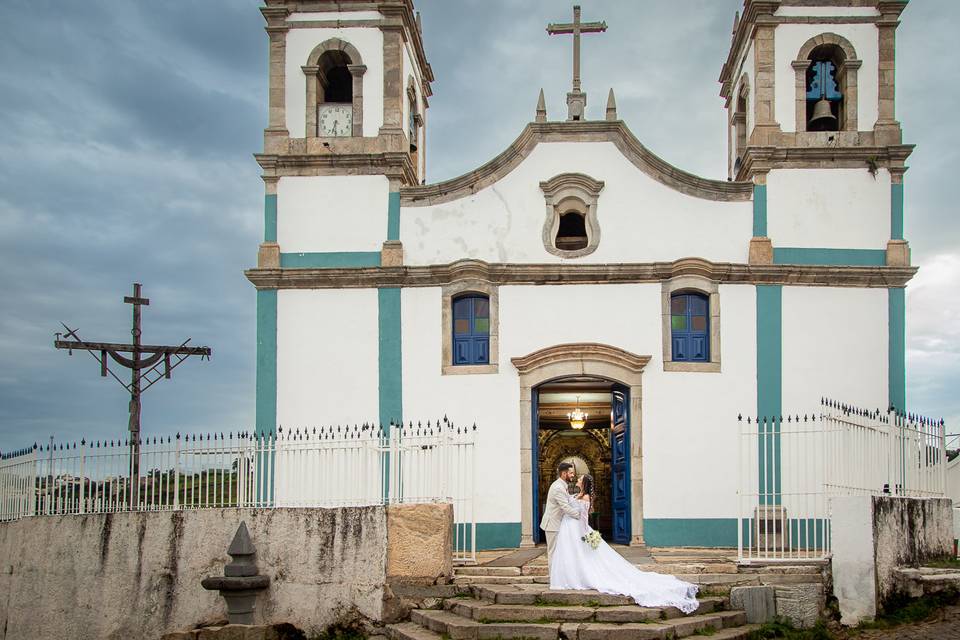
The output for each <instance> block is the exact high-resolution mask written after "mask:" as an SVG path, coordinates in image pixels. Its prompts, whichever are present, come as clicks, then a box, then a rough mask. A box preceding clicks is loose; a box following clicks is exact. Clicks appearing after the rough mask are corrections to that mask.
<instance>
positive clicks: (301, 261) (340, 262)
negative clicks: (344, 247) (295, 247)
mask: <svg viewBox="0 0 960 640" xmlns="http://www.w3.org/2000/svg"><path fill="white" fill-rule="evenodd" d="M280 266H281V267H282V268H284V269H359V268H361V267H379V266H380V252H379V251H328V252H326V253H281V254H280Z"/></svg>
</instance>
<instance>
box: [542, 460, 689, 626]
mask: <svg viewBox="0 0 960 640" xmlns="http://www.w3.org/2000/svg"><path fill="white" fill-rule="evenodd" d="M575 477H576V473H574V468H573V465H572V464H570V463H568V462H563V463H561V464H560V465H559V467H558V468H557V479H556V480H555V481H554V483H553V484H552V485H550V491H549V492H548V494H547V501H546V508H545V509H544V512H543V520H541V522H540V528H541V529H543V530H544V531H545V532H546V534H547V560H548V562H549V565H550V588H551V589H594V590H596V591H599V592H601V593H610V594H617V595H624V596H629V597H630V598H633V600H634V601H635V602H636V603H637V604H638V605H640V606H643V607H676V608H677V609H680V610H681V611H683V612H684V613H691V612H693V611H696V609H697V607H698V606H699V604H698V603H697V589H698V587H697V585H694V584H690V583H688V582H683V581H682V580H679V579H677V578H676V577H674V576H671V575H664V574H660V573H648V572H645V571H640V570H639V569H637V568H636V567H634V566H633V565H632V564H630V562H628V561H627V560H626V559H624V558H623V556H621V555H620V554H619V553H617V552H616V551H614V550H613V549H612V548H610V546H609V545H607V543H606V542H604V541H603V540H602V539H601V538H600V534H599V533H598V532H596V531H594V530H593V529H591V528H590V525H589V524H588V523H587V519H588V515H589V514H590V511H591V507H592V503H593V478H592V477H591V476H589V475H583V476H581V477H580V478H579V479H578V480H577V489H579V491H578V493H577V495H576V496H572V495H570V492H569V491H568V490H567V486H568V484H569V483H570V482H573V480H574V478H575Z"/></svg>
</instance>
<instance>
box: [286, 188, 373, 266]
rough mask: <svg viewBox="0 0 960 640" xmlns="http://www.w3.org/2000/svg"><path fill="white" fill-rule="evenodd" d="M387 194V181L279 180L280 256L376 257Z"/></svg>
mask: <svg viewBox="0 0 960 640" xmlns="http://www.w3.org/2000/svg"><path fill="white" fill-rule="evenodd" d="M389 188H390V183H389V181H388V180H387V178H386V176H322V177H315V176H293V177H283V178H280V181H279V183H278V184H277V243H278V244H279V245H280V249H281V251H283V252H284V253H297V252H323V251H379V250H380V248H381V247H382V245H383V239H384V238H385V237H386V235H385V234H386V232H387V200H388V192H389Z"/></svg>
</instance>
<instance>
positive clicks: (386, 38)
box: [380, 12, 404, 136]
mask: <svg viewBox="0 0 960 640" xmlns="http://www.w3.org/2000/svg"><path fill="white" fill-rule="evenodd" d="M392 13H393V12H389V13H386V12H385V14H386V16H387V19H386V20H384V24H382V25H381V26H380V30H381V31H382V32H383V126H382V127H381V128H380V133H381V134H388V135H400V136H402V135H403V95H404V91H403V67H402V65H403V21H402V18H401V16H400V15H396V16H393V15H392Z"/></svg>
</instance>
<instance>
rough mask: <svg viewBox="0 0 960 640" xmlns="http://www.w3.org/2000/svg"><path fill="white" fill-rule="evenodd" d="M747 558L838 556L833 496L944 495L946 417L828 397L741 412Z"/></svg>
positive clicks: (741, 525)
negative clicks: (794, 408)
mask: <svg viewBox="0 0 960 640" xmlns="http://www.w3.org/2000/svg"><path fill="white" fill-rule="evenodd" d="M739 424H740V456H739V457H740V462H739V465H740V489H739V492H738V493H739V516H738V527H737V546H738V552H739V557H740V560H741V561H742V562H751V561H756V560H762V561H781V560H790V561H797V560H819V559H823V558H826V557H827V556H828V555H829V553H830V498H832V497H834V496H844V495H896V496H911V497H925V496H942V495H944V492H945V490H946V475H945V471H946V464H945V463H946V450H945V438H944V426H943V421H942V420H940V421H936V420H930V419H927V418H924V417H921V416H917V415H914V414H902V413H899V412H897V411H895V410H893V409H891V410H889V411H887V412H881V411H865V410H861V409H857V408H855V407H851V406H848V405H843V404H840V403H837V402H833V401H830V400H822V401H821V407H820V411H819V412H815V413H808V414H805V415H799V414H793V415H785V416H774V417H765V416H761V417H759V418H754V417H747V418H744V417H742V416H741V417H740V418H739Z"/></svg>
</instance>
